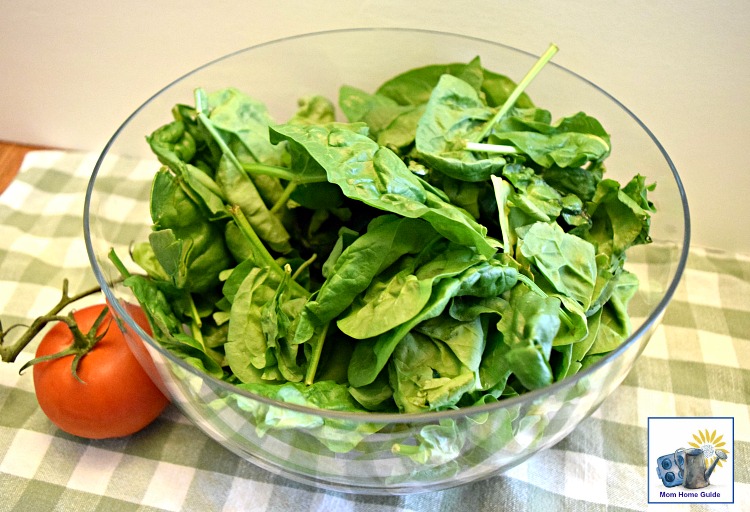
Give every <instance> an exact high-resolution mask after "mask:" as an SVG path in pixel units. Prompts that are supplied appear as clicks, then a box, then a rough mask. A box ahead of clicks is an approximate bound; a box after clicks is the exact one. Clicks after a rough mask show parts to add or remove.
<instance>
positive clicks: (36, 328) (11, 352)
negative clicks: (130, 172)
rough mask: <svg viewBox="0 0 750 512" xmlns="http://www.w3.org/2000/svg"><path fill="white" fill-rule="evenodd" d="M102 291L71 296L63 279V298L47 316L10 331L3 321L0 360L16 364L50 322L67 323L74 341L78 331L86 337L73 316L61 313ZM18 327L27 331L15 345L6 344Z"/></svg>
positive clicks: (89, 291) (19, 325)
mask: <svg viewBox="0 0 750 512" xmlns="http://www.w3.org/2000/svg"><path fill="white" fill-rule="evenodd" d="M100 291H101V288H100V287H98V286H96V287H94V288H90V289H88V290H85V291H83V292H81V293H78V294H76V295H69V294H68V280H67V279H63V284H62V296H61V297H60V301H59V302H58V303H57V304H56V305H55V306H54V307H53V308H52V309H50V310H49V312H48V313H47V314H45V315H42V316H39V317H37V318H35V319H34V321H33V322H32V323H31V325H28V326H26V325H23V324H13V325H11V326H10V327H8V329H5V328H3V325H2V321H0V358H1V359H2V360H3V361H4V362H6V363H12V362H14V361H15V360H16V357H18V354H20V353H21V352H22V351H23V349H24V348H25V347H26V346H27V345H28V344H29V343H31V340H33V339H34V338H35V337H36V336H37V335H38V334H39V333H40V332H41V331H42V329H44V328H45V327H46V325H47V324H48V323H50V322H65V323H66V324H67V325H68V327H69V328H70V329H71V332H73V336H74V340H75V339H76V330H77V331H78V333H79V334H80V336H82V337H85V335H84V334H83V333H81V331H80V329H78V325H77V324H76V322H75V320H73V317H72V315H67V316H66V315H60V312H61V311H62V310H63V309H65V308H66V307H68V306H70V305H71V304H73V303H74V302H77V301H79V300H81V299H83V298H84V297H88V296H90V295H93V294H95V293H98V292H100ZM18 327H26V330H25V331H24V332H23V334H22V335H21V336H20V337H19V338H18V339H17V340H16V341H15V342H14V343H13V344H6V337H7V336H8V334H9V333H10V332H11V331H12V330H13V329H16V328H18ZM94 332H96V331H94ZM78 343H79V346H80V343H82V341H78ZM27 364H28V363H27ZM23 369H25V368H22V369H21V371H23Z"/></svg>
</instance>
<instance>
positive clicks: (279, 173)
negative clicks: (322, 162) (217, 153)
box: [242, 163, 328, 185]
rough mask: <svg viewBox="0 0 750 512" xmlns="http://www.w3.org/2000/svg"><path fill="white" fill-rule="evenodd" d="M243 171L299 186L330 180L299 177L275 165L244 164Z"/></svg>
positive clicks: (319, 177) (317, 177)
mask: <svg viewBox="0 0 750 512" xmlns="http://www.w3.org/2000/svg"><path fill="white" fill-rule="evenodd" d="M242 170H244V171H245V172H246V173H248V174H263V175H265V176H271V177H273V178H279V179H282V180H287V181H290V182H293V183H296V184H297V185H305V184H307V183H323V182H325V181H328V178H327V177H326V176H325V175H323V176H315V175H312V176H299V175H298V174H296V173H295V172H293V171H291V170H290V169H287V168H286V167H277V166H275V165H266V164H259V163H245V164H242Z"/></svg>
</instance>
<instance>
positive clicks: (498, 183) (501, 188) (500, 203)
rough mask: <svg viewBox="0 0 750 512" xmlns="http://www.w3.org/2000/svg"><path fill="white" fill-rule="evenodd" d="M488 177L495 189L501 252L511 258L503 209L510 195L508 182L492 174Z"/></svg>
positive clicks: (507, 225)
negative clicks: (501, 241)
mask: <svg viewBox="0 0 750 512" xmlns="http://www.w3.org/2000/svg"><path fill="white" fill-rule="evenodd" d="M490 179H491V180H492V188H493V189H494V190H495V202H497V213H498V216H499V219H498V220H499V222H500V232H501V234H502V236H503V252H504V253H506V254H508V255H510V257H511V258H513V243H512V241H511V239H510V235H511V233H510V223H509V222H508V215H507V213H506V211H505V206H506V204H507V203H508V197H510V192H511V188H510V183H508V182H507V181H505V180H504V179H502V178H500V177H498V176H495V175H494V174H493V175H492V176H490Z"/></svg>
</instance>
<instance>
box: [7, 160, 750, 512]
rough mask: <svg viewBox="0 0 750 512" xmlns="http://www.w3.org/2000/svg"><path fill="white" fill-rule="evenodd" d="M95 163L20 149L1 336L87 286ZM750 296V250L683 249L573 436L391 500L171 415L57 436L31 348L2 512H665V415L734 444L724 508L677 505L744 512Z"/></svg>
mask: <svg viewBox="0 0 750 512" xmlns="http://www.w3.org/2000/svg"><path fill="white" fill-rule="evenodd" d="M28 149H29V148H28V147H12V148H11V149H10V150H9V151H10V152H9V153H4V151H5V150H4V149H3V146H0V164H2V165H3V166H6V168H5V169H0V175H6V176H8V175H9V176H11V177H12V176H13V174H14V169H13V165H12V164H8V163H7V162H12V161H17V160H14V158H17V155H18V154H26V152H27V151H28ZM9 154H13V155H16V156H15V157H14V156H11V157H6V156H4V155H9ZM95 161H96V155H92V154H86V153H75V152H63V151H31V152H29V153H27V155H26V159H25V160H24V164H23V167H22V169H21V171H20V173H18V176H17V177H16V178H15V179H14V180H13V181H12V182H11V184H10V186H9V187H8V188H7V190H6V191H5V192H4V193H2V194H0V262H1V264H0V315H1V316H2V321H3V325H4V326H8V325H11V324H12V323H16V322H29V321H30V320H31V319H32V318H33V317H35V316H37V315H39V314H42V313H44V312H46V311H47V310H48V309H49V307H50V306H51V304H53V303H55V302H56V301H57V298H58V297H59V285H60V283H61V282H62V278H63V277H67V278H69V279H70V280H71V289H72V290H77V289H83V288H84V287H87V286H89V285H91V284H92V283H93V276H92V275H91V274H90V270H89V266H88V260H87V258H86V254H85V250H84V248H83V241H82V232H81V230H82V227H81V222H80V220H81V219H80V216H81V211H82V204H83V196H84V191H85V184H86V182H87V179H88V176H89V174H90V172H91V169H92V168H93V165H94V162H95ZM41 220H43V222H40V221H41ZM749 297H750V256H748V255H737V254H726V253H720V252H715V251H710V250H704V249H700V248H693V249H692V250H691V254H690V258H689V260H688V268H687V270H686V272H685V276H684V279H683V281H682V283H681V284H680V286H679V288H678V290H677V292H676V294H675V296H674V300H673V301H672V303H671V305H670V306H669V308H668V310H667V312H666V315H665V317H664V321H663V324H662V325H661V326H660V327H659V328H658V329H657V331H656V333H655V334H654V336H653V338H652V340H651V342H650V343H649V345H648V346H647V348H646V350H645V351H644V353H643V355H642V356H641V358H640V359H639V360H638V361H637V363H636V365H635V367H634V368H633V370H632V372H631V373H630V374H629V376H628V377H627V378H626V379H625V381H624V382H623V384H622V385H621V386H620V387H619V388H618V389H617V390H616V391H615V392H614V394H613V395H612V396H611V397H610V398H608V399H607V400H606V401H605V402H604V403H603V404H602V406H601V407H600V408H599V409H598V410H597V411H596V412H595V413H594V414H593V415H592V416H591V417H589V418H587V419H586V420H584V421H583V422H582V423H581V424H580V426H579V427H578V428H577V429H576V430H575V431H574V432H573V433H572V434H571V435H569V436H568V437H567V438H566V439H564V440H563V441H562V442H560V443H559V444H558V445H556V446H554V447H553V448H551V449H549V450H546V451H544V452H542V453H539V454H538V455H536V456H534V457H533V458H532V459H530V460H528V461H526V462H525V463H523V464H521V465H520V466H517V467H516V468H513V469H512V470H510V471H509V472H507V473H506V474H505V475H502V476H498V477H495V478H491V479H488V480H485V481H482V482H478V483H475V484H471V485H466V486H462V487H458V488H454V489H449V490H446V491H441V492H431V493H423V494H416V495H411V496H401V497H398V496H391V497H387V496H384V497H372V496H369V497H368V496H362V495H345V494H340V493H335V492H328V491H321V490H316V489H312V488H309V487H306V486H304V485H300V484H296V483H293V482H290V481H288V480H285V479H284V478H281V477H279V476H275V475H272V474H270V473H268V472H266V471H264V470H262V469H260V468H257V467H255V466H253V465H252V464H250V463H248V462H245V461H243V460H241V459H240V458H238V457H237V456H235V455H233V454H231V453H229V452H228V451H226V450H224V449H223V448H221V447H220V446H219V445H218V444H216V443H215V442H213V441H211V440H209V439H208V438H207V437H206V436H205V435H204V434H202V433H201V432H200V431H199V430H198V429H197V428H196V427H195V426H193V425H192V424H191V423H190V422H189V421H187V420H186V419H185V417H184V416H183V415H182V414H181V413H180V412H179V411H178V410H177V409H176V408H174V407H173V406H170V407H168V408H167V410H166V411H165V412H164V414H162V416H161V417H160V418H158V419H157V420H156V421H155V422H154V423H153V424H152V425H151V426H149V427H148V428H146V429H145V430H143V431H142V432H139V433H137V434H135V435H133V436H130V437H127V438H123V439H116V440H105V441H90V440H85V439H80V438H76V437H73V436H70V435H67V434H65V433H63V432H61V431H59V430H58V429H57V428H56V427H55V426H54V425H52V424H51V423H50V422H49V420H47V418H46V417H45V416H44V415H43V414H42V413H41V411H40V410H39V408H38V405H37V403H36V399H35V396H34V392H33V383H32V379H31V375H30V374H27V373H24V374H22V375H19V374H18V369H19V367H20V365H21V364H23V362H25V361H28V360H29V359H31V358H32V357H33V356H32V353H33V349H34V348H35V344H32V346H30V347H28V348H27V350H25V351H24V352H23V353H22V354H21V356H19V358H18V360H17V362H16V363H13V364H0V497H1V498H0V512H1V511H5V510H33V511H38V510H77V511H79V510H83V511H89V510H91V511H93V510H106V511H110V510H111V511H115V512H118V511H120V510H138V511H164V510H174V511H177V510H186V511H191V510H196V511H219V510H224V511H232V510H279V511H281V510H284V511H286V510H326V511H328V510H331V511H334V510H336V511H338V510H347V511H348V510H352V511H386V510H388V511H395V510H414V511H417V510H419V511H421V510H424V511H428V510H429V511H434V510H446V511H448V510H456V509H472V510H585V511H589V510H605V509H606V510H645V509H650V510H651V509H652V510H666V509H667V508H664V506H663V505H661V504H649V503H647V496H648V494H647V493H648V488H649V486H651V485H654V480H655V475H656V473H655V468H656V466H655V464H656V460H655V458H654V457H653V456H652V454H651V453H650V452H649V451H648V450H649V440H650V436H651V431H650V426H651V424H650V419H655V418H671V417H679V418H691V417H697V418H701V419H703V420H708V421H709V422H710V420H712V419H714V418H731V420H732V425H733V429H732V431H731V432H724V433H723V434H722V435H723V436H724V439H725V440H731V443H729V444H727V445H725V446H726V447H727V449H728V451H729V452H730V458H729V461H728V462H727V463H726V465H725V466H724V467H722V468H719V469H717V470H716V473H715V475H714V476H713V477H712V487H713V488H714V489H721V490H722V492H724V493H726V492H729V490H730V489H732V490H733V492H734V504H729V505H721V504H712V505H677V506H676V509H677V510H687V509H694V510H728V511H731V510H743V509H744V510H748V506H749V504H750V464H748V463H747V461H748V460H750V407H749V406H748V403H749V402H750V350H749V349H750V301H749V300H748V298H749ZM702 424H705V421H704V423H702ZM701 432H702V430H700V431H697V432H696V433H697V434H700V433H701ZM706 433H707V434H709V432H706ZM674 442H677V440H675V441H674ZM687 442H690V439H682V438H680V441H679V443H680V444H683V443H687ZM658 455H661V454H658ZM734 460H737V463H736V464H734ZM714 479H715V480H714ZM657 483H659V485H660V482H657ZM730 484H731V485H730ZM725 496H726V494H725ZM668 509H669V510H675V508H674V507H672V508H670V507H668Z"/></svg>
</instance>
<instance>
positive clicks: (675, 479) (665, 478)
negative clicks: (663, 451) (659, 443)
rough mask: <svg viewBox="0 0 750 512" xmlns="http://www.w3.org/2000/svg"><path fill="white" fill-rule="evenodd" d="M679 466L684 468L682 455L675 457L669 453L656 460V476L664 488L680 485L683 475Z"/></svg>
mask: <svg viewBox="0 0 750 512" xmlns="http://www.w3.org/2000/svg"><path fill="white" fill-rule="evenodd" d="M680 466H682V467H684V466H685V459H684V458H683V456H682V455H677V457H675V454H674V453H670V454H669V455H662V456H661V457H659V458H658V459H656V474H657V475H658V476H659V478H660V479H661V481H662V483H663V484H664V486H665V487H675V486H677V485H682V482H683V479H684V475H683V473H682V470H681V469H680Z"/></svg>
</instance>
